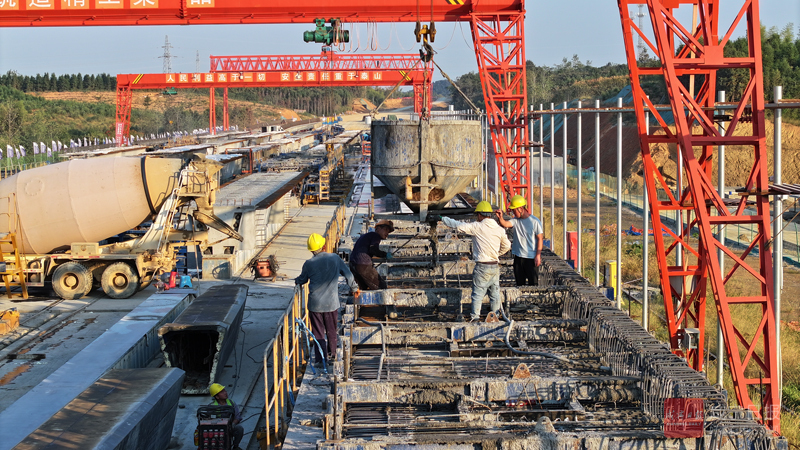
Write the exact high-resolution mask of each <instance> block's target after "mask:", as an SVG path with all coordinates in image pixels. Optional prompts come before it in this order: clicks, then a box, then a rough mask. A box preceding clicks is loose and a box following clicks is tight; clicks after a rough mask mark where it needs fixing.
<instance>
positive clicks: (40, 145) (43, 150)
mask: <svg viewBox="0 0 800 450" xmlns="http://www.w3.org/2000/svg"><path fill="white" fill-rule="evenodd" d="M46 148H47V145H45V143H44V142H41V141H39V153H41V154H44V152H45V149H46Z"/></svg>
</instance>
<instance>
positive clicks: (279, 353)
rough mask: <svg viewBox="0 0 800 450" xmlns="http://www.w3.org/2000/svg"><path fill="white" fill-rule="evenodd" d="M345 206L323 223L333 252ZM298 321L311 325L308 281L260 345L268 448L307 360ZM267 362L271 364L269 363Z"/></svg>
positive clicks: (279, 433) (283, 425)
mask: <svg viewBox="0 0 800 450" xmlns="http://www.w3.org/2000/svg"><path fill="white" fill-rule="evenodd" d="M345 212H346V210H345V207H344V205H339V206H338V207H337V208H336V211H335V212H334V213H333V217H332V218H331V220H330V221H329V222H328V224H327V225H326V226H325V234H324V235H323V236H324V237H325V251H327V252H330V253H334V254H335V253H336V249H337V247H338V245H339V238H340V237H341V235H342V233H343V231H344V222H345ZM298 321H302V322H303V323H304V324H305V326H306V328H307V329H310V328H311V322H310V320H309V316H308V284H305V285H303V286H296V287H295V290H294V295H293V296H292V301H291V303H290V304H289V306H288V307H287V308H286V312H284V314H283V319H282V320H281V321H280V322H279V326H278V330H277V331H276V332H275V337H273V338H272V339H271V340H270V341H269V343H268V344H267V346H266V348H265V349H264V398H265V405H266V422H267V423H266V437H265V439H266V444H267V448H272V447H271V446H274V445H275V444H277V443H278V442H280V440H281V439H282V437H283V435H284V433H285V432H286V430H287V429H288V427H289V423H288V420H287V418H288V416H289V413H290V412H291V408H292V406H294V398H295V395H296V394H297V392H298V390H299V383H298V381H300V379H301V378H302V376H303V373H304V372H305V371H304V370H303V368H304V367H305V364H306V362H308V357H309V351H310V342H308V341H307V340H306V339H305V338H304V336H305V335H304V334H303V332H302V331H301V330H299V329H298V326H297V322H298ZM270 365H271V367H270Z"/></svg>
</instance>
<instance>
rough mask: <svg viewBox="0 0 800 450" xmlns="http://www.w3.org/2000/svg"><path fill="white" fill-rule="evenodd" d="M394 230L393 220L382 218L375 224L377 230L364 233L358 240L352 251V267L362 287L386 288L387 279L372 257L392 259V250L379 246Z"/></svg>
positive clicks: (369, 288)
mask: <svg viewBox="0 0 800 450" xmlns="http://www.w3.org/2000/svg"><path fill="white" fill-rule="evenodd" d="M392 231H394V224H393V223H392V221H391V220H381V221H380V222H378V223H376V224H375V231H370V232H369V233H366V234H364V235H363V236H361V237H360V238H358V240H357V241H356V244H355V245H354V246H353V251H352V252H351V253H350V269H351V270H352V271H353V275H354V276H355V278H356V282H357V283H358V286H359V287H360V288H361V289H364V290H368V291H375V290H378V289H386V280H384V279H383V277H382V276H380V274H378V271H377V270H376V269H375V267H374V266H373V265H372V258H375V257H377V258H387V259H392V254H391V253H390V252H384V251H383V250H381V249H380V248H379V246H380V244H381V241H382V240H384V239H386V238H387V237H389V233H391V232H392Z"/></svg>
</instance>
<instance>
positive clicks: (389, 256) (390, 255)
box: [386, 252, 394, 259]
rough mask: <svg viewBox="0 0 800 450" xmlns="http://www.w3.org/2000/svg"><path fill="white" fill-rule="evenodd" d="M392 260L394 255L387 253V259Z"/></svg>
mask: <svg viewBox="0 0 800 450" xmlns="http://www.w3.org/2000/svg"><path fill="white" fill-rule="evenodd" d="M392 258H394V256H393V255H392V253H391V252H386V259H392Z"/></svg>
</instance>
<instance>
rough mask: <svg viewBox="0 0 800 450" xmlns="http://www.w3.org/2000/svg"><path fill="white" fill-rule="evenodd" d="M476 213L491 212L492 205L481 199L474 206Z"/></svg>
mask: <svg viewBox="0 0 800 450" xmlns="http://www.w3.org/2000/svg"><path fill="white" fill-rule="evenodd" d="M475 212H476V213H491V212H492V205H491V204H490V203H489V202H487V201H482V202H480V203H478V206H476V207H475Z"/></svg>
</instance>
